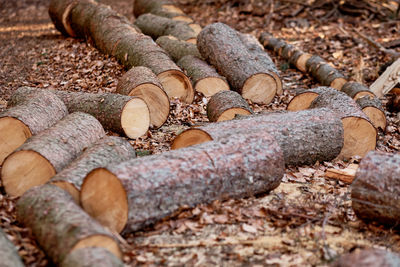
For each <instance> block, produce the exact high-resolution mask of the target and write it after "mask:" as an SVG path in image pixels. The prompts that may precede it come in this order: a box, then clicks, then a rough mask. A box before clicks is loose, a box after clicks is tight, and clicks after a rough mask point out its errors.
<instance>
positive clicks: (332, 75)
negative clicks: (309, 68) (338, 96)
mask: <svg viewBox="0 0 400 267" xmlns="http://www.w3.org/2000/svg"><path fill="white" fill-rule="evenodd" d="M314 77H315V78H316V80H317V81H319V82H320V83H321V84H322V85H324V86H329V87H332V88H335V89H336V90H341V89H342V87H343V85H344V84H345V83H346V82H347V80H346V78H345V77H344V75H343V74H342V73H341V72H340V71H338V70H337V69H335V68H334V67H332V66H331V65H329V64H328V63H325V64H321V66H319V67H318V69H317V70H316V73H315V75H314Z"/></svg>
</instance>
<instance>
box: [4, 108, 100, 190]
mask: <svg viewBox="0 0 400 267" xmlns="http://www.w3.org/2000/svg"><path fill="white" fill-rule="evenodd" d="M104 135H105V133H104V130H103V127H102V126H101V124H100V123H99V121H98V120H96V119H95V118H94V117H92V116H91V115H89V114H86V113H81V112H75V113H72V114H70V115H68V116H66V117H65V118H64V119H62V120H61V121H59V122H58V123H57V124H55V125H54V126H53V127H51V128H49V129H47V130H44V131H42V132H40V133H39V134H37V135H35V136H33V137H31V138H30V139H28V140H27V141H26V142H25V143H24V144H23V145H22V146H20V147H19V148H18V149H17V150H15V151H14V152H13V153H12V154H10V155H9V156H8V157H7V158H6V160H5V161H4V164H3V167H2V169H1V178H2V181H3V186H4V188H5V190H6V192H7V193H8V194H9V195H11V196H20V195H22V194H23V193H24V192H25V191H26V190H28V189H29V188H31V187H33V186H35V185H40V184H44V183H46V182H47V181H48V180H49V179H50V178H51V177H53V176H54V175H55V174H56V173H58V172H60V171H61V170H62V169H63V168H65V167H66V166H67V165H68V164H69V163H70V162H72V161H73V160H74V159H75V158H76V157H77V156H78V155H79V154H80V153H81V152H82V151H83V149H85V148H86V147H88V146H90V145H91V144H93V143H94V142H96V141H97V140H99V139H100V138H102V137H103V136H104Z"/></svg>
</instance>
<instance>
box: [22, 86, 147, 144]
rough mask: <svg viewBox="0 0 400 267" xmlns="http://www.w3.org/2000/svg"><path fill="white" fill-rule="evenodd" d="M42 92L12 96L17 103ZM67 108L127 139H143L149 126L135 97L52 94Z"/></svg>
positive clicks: (26, 91)
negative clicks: (88, 115) (93, 118)
mask: <svg viewBox="0 0 400 267" xmlns="http://www.w3.org/2000/svg"><path fill="white" fill-rule="evenodd" d="M40 91H43V89H36V88H31V87H21V88H19V89H18V90H17V91H16V92H15V94H14V95H15V98H16V99H17V100H16V101H17V102H19V101H22V100H23V99H25V98H26V97H29V95H31V94H35V93H36V92H40ZM51 92H53V93H54V94H56V95H57V96H58V97H59V98H60V99H61V100H62V101H64V103H65V105H66V106H67V108H68V111H69V112H71V113H72V112H85V113H88V114H90V115H92V116H94V117H95V118H96V119H98V120H99V121H100V123H101V124H102V125H103V127H104V128H105V129H107V130H111V131H113V132H117V133H121V134H124V135H126V136H127V137H129V138H137V137H140V136H142V135H144V134H145V133H146V132H147V130H148V129H149V126H150V114H149V109H148V107H147V105H146V102H145V101H144V100H143V99H141V98H138V97H132V96H124V95H120V94H112V93H99V94H95V93H86V92H68V91H58V90H51Z"/></svg>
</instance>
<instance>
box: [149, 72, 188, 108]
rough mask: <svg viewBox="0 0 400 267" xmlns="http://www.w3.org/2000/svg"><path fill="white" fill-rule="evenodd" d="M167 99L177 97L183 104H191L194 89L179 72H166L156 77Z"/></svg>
mask: <svg viewBox="0 0 400 267" xmlns="http://www.w3.org/2000/svg"><path fill="white" fill-rule="evenodd" d="M157 77H158V79H159V80H160V82H161V84H162V86H163V87H164V90H165V92H166V93H167V95H168V97H169V98H174V97H177V98H179V99H180V100H181V101H183V102H185V103H189V104H190V103H192V102H193V99H194V89H193V87H192V83H191V82H190V80H189V78H188V77H187V76H186V75H185V74H184V73H183V72H181V71H178V70H168V71H164V72H162V73H160V74H158V75H157Z"/></svg>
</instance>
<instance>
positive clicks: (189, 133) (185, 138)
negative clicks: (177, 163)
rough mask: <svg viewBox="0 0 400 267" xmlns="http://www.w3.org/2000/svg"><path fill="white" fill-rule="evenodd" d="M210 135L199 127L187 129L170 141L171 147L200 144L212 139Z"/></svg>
mask: <svg viewBox="0 0 400 267" xmlns="http://www.w3.org/2000/svg"><path fill="white" fill-rule="evenodd" d="M212 140H213V139H212V138H211V136H210V135H209V134H208V133H206V132H204V131H203V130H199V129H189V130H186V131H184V132H183V133H181V134H180V135H178V136H177V137H176V138H175V140H174V141H173V142H172V145H171V149H179V148H184V147H188V146H193V145H198V144H202V143H204V142H208V141H212Z"/></svg>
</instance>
